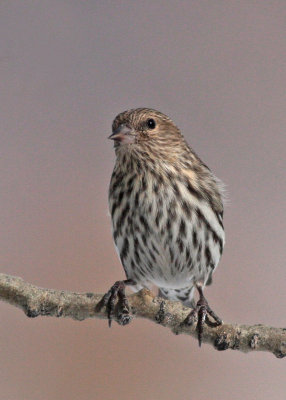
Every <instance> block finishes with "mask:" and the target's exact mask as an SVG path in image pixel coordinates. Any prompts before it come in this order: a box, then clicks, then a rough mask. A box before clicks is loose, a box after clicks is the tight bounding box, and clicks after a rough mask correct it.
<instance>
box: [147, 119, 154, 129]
mask: <svg viewBox="0 0 286 400" xmlns="http://www.w3.org/2000/svg"><path fill="white" fill-rule="evenodd" d="M147 126H148V128H149V129H155V127H156V122H155V121H154V119H153V118H149V119H147Z"/></svg>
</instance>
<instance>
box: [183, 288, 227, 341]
mask: <svg viewBox="0 0 286 400" xmlns="http://www.w3.org/2000/svg"><path fill="white" fill-rule="evenodd" d="M197 289H198V292H199V296H200V297H199V301H198V302H197V304H196V306H195V308H194V309H193V310H192V311H191V312H190V314H189V315H188V316H187V318H186V319H185V320H184V321H183V325H188V326H191V325H193V323H194V322H195V320H196V319H197V332H198V341H199V346H200V347H201V344H202V337H203V330H204V325H205V324H207V325H208V326H211V327H215V326H219V325H221V324H222V320H221V319H220V318H219V317H218V316H217V315H216V313H215V312H214V311H213V310H212V309H211V308H210V306H209V305H208V302H207V300H206V298H205V296H204V294H203V290H202V287H201V286H197ZM209 316H211V317H212V318H213V320H214V321H212V320H210V318H209Z"/></svg>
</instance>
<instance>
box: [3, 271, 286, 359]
mask: <svg viewBox="0 0 286 400" xmlns="http://www.w3.org/2000/svg"><path fill="white" fill-rule="evenodd" d="M101 298H102V295H101V294H94V293H73V292H68V291H63V290H53V289H43V288H39V287H37V286H34V285H32V284H30V283H27V282H24V281H23V279H21V278H18V277H14V276H10V275H6V274H0V299H1V300H4V301H6V302H8V303H9V304H11V305H13V306H16V307H19V308H21V309H22V310H23V311H24V312H25V314H26V315H27V316H28V317H31V318H34V317H37V316H39V315H41V316H54V317H70V318H73V319H75V320H78V321H82V320H84V319H87V318H104V319H106V318H107V315H106V313H105V310H104V309H103V310H101V311H96V306H97V304H98V303H99V301H100V300H101ZM128 301H129V305H130V310H131V314H132V316H133V317H141V318H147V319H149V320H151V321H153V322H156V323H159V324H161V325H162V326H165V327H166V328H169V329H171V330H172V331H173V332H174V333H175V334H181V333H184V334H187V335H191V336H194V337H197V332H196V326H195V324H194V325H193V326H184V325H181V324H182V322H183V321H184V319H185V318H186V317H187V315H188V313H189V311H190V310H189V308H187V307H184V306H183V305H182V304H181V303H180V302H172V301H169V300H163V299H161V298H159V297H154V295H153V294H152V293H151V292H150V291H149V290H147V289H143V290H141V291H140V292H138V293H135V294H132V295H130V296H128ZM113 318H114V319H115V320H117V321H118V322H120V318H119V317H118V309H117V308H115V315H114V316H113ZM203 342H204V343H209V344H212V345H213V346H214V347H215V348H216V349H217V350H227V349H232V350H240V351H243V352H248V351H268V352H271V353H273V354H274V355H275V356H276V357H277V358H283V357H285V356H286V328H274V327H269V326H265V325H252V326H251V325H239V324H223V325H220V326H217V327H209V326H205V327H204V333H203Z"/></svg>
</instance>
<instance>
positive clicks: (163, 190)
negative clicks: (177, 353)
mask: <svg viewBox="0 0 286 400" xmlns="http://www.w3.org/2000/svg"><path fill="white" fill-rule="evenodd" d="M112 132H113V133H112V135H111V136H110V139H113V140H114V144H115V152H116V162H115V167H114V170H113V174H112V177H111V182H110V188H109V208H110V213H111V217H112V227H113V237H114V242H115V245H116V248H117V250H118V253H119V256H120V259H121V262H122V265H123V267H124V270H125V273H126V276H127V280H126V281H124V282H117V283H116V284H115V285H114V286H113V287H112V288H111V290H110V291H109V292H108V293H107V295H105V297H104V299H103V303H104V304H107V308H108V313H109V318H111V313H112V311H113V308H114V302H115V298H116V296H117V295H118V296H119V299H121V302H122V307H123V311H124V318H123V320H122V323H126V322H128V321H129V318H128V304H127V303H126V297H125V294H124V283H125V284H131V285H132V286H134V287H135V288H136V289H137V290H138V289H140V288H142V287H151V286H152V285H156V286H157V287H158V288H159V289H160V293H161V295H162V296H163V297H167V298H169V299H173V300H180V301H182V302H183V303H184V304H186V305H192V306H193V307H194V310H193V311H192V312H191V313H190V315H189V317H188V319H187V320H186V323H189V324H190V323H193V320H194V317H195V314H196V313H197V314H198V316H199V323H198V334H199V343H201V338H202V327H203V324H204V322H205V321H206V322H209V319H208V316H207V314H209V315H211V316H212V317H213V318H214V319H215V320H216V322H217V323H220V322H221V321H220V319H219V318H218V317H217V316H216V315H215V314H214V313H213V311H212V310H211V309H210V307H209V306H208V304H207V302H206V300H205V298H204V296H203V288H204V286H205V285H206V284H208V283H210V282H211V277H212V274H213V271H214V269H215V268H216V266H217V264H218V262H219V259H220V257H221V254H222V251H223V246H224V229H223V223H222V217H223V203H222V185H221V183H220V181H219V180H218V179H217V178H216V177H215V176H214V175H213V174H212V173H211V171H210V170H209V168H208V167H207V166H206V165H205V164H204V163H203V162H202V161H201V160H200V158H199V157H198V156H197V155H196V153H195V152H194V151H193V150H192V148H191V147H190V146H189V145H188V144H187V143H186V141H185V139H184V137H183V136H182V134H181V132H180V130H179V129H178V128H177V126H176V125H175V124H174V123H173V121H172V120H171V119H170V118H169V117H167V116H166V115H164V114H162V113H161V112H159V111H155V110H152V109H148V108H138V109H134V110H128V111H125V112H123V113H121V114H119V115H118V116H117V117H116V118H115V120H114V121H113V125H112ZM195 287H197V289H198V291H199V295H200V300H199V302H198V303H197V305H195V304H194V302H193V294H194V288H195Z"/></svg>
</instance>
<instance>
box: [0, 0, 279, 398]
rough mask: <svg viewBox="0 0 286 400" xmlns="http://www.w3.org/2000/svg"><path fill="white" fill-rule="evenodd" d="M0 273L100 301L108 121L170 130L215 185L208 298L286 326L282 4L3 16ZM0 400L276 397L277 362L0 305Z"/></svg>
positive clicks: (50, 7) (244, 317)
mask: <svg viewBox="0 0 286 400" xmlns="http://www.w3.org/2000/svg"><path fill="white" fill-rule="evenodd" d="M0 19H1V21H0V41H1V44H0V46H1V50H0V77H1V79H0V101H1V104H0V114H1V116H0V127H1V156H0V174H1V178H0V185H1V188H0V196H1V202H0V204H1V206H0V219H1V240H0V246H1V248H0V257H1V270H2V271H3V272H5V273H9V274H13V275H18V276H21V277H22V278H24V279H25V280H27V281H30V282H32V283H34V284H36V285H40V286H43V287H50V288H57V289H67V290H74V291H79V292H80V291H84V292H86V291H97V292H101V293H103V292H105V291H106V290H107V289H108V288H109V286H110V285H111V284H112V283H113V282H114V281H115V280H118V279H121V278H123V277H124V275H123V270H122V268H121V266H120V263H119V261H118V259H117V256H116V252H115V250H114V247H113V242H112V238H111V230H110V219H109V216H108V211H107V188H108V184H109V178H110V174H111V171H112V168H113V163H114V152H113V148H112V143H111V142H110V141H108V140H107V139H106V138H107V136H108V135H109V134H110V129H111V122H112V120H113V118H114V116H115V115H116V114H117V113H119V112H121V111H123V110H125V109H127V108H131V107H139V106H148V107H153V108H157V109H159V110H161V111H162V112H164V113H166V114H168V115H170V116H171V117H172V118H173V120H174V121H175V122H176V123H177V124H178V126H179V127H180V128H181V129H182V131H183V133H184V134H185V136H186V138H187V140H188V142H189V143H190V144H191V145H192V146H193V148H194V149H195V150H196V151H197V152H198V154H199V155H200V156H201V157H202V159H203V160H204V161H205V162H206V163H207V164H208V165H209V166H210V167H211V168H212V170H213V171H214V172H215V173H216V174H217V176H219V177H220V178H221V179H222V180H223V181H224V182H225V183H226V185H227V190H228V193H229V195H228V197H229V202H228V206H227V208H226V212H225V227H226V234H227V244H226V248H225V253H224V256H223V258H222V261H221V263H220V265H219V267H218V269H217V271H216V273H215V276H214V284H213V285H212V286H211V287H210V288H208V290H207V297H208V299H209V301H210V302H211V304H212V306H213V307H214V309H215V310H216V312H217V313H218V314H219V315H220V316H222V317H223V318H224V320H225V321H232V322H241V323H265V324H269V325H270V324H271V325H274V326H286V312H285V309H286V292H285V281H286V270H285V267H286V265H285V238H286V236H285V228H286V200H285V187H286V172H285V171H286V160H285V151H286V135H285V126H286V117H285V104H286V96H285V93H286V90H285V89H286V87H285V86H286V83H285V82H286V79H285V78H286V76H285V75H286V74H285V72H286V71H285V69H286V30H285V26H286V24H285V21H286V3H285V1H284V0H281V1H278V0H277V1H275V0H272V1H271V2H270V1H264V0H259V1H251V0H248V1H234V0H225V1H219V0H218V1H213V0H197V1H166V0H165V1H163V0H162V1H157V0H152V1H131V0H130V1H106V0H105V1H97V0H93V1H91V0H87V1H75V0H38V1H36V0H34V1H32V0H25V1H20V0H19V1H17V0H9V1H4V0H1V2H0ZM0 316H1V321H0V322H1V325H0V346H1V347H0V348H1V352H0V354H1V368H0V392H1V399H3V400H26V399H27V400H38V399H41V400H50V399H55V400H60V399H69V400H90V399H99V400H101V399H103V400H112V399H115V398H116V399H119V400H121V399H122V400H123V399H136V400H137V399H138V400H145V399H148V400H161V399H164V400H169V399H172V400H173V399H174V400H179V399H187V398H193V399H196V400H204V399H206V400H209V399H211V400H212V399H220V400H229V399H230V398H231V399H232V400H240V399H242V398H243V399H259V400H264V399H267V400H268V399H271V400H280V399H284V398H285V392H286V379H285V378H286V364H285V363H286V361H285V360H278V359H276V358H275V357H274V356H272V355H270V354H266V353H252V354H248V355H245V354H242V353H239V352H234V351H226V352H217V351H215V350H214V349H213V348H211V347H210V346H208V345H204V346H203V347H202V348H201V349H199V348H198V345H197V342H196V341H195V340H193V339H191V338H189V337H187V336H179V337H176V336H174V335H173V334H172V333H170V332H169V331H168V330H167V329H164V328H162V327H160V326H156V325H154V324H152V323H150V322H148V321H144V320H135V321H134V322H133V323H132V324H131V325H130V326H128V327H126V328H122V327H119V326H118V325H117V324H113V327H112V329H108V327H107V322H106V321H100V320H87V321H84V322H75V321H72V320H69V319H65V320H64V319H56V318H37V319H34V320H31V319H28V318H26V317H25V315H24V314H23V313H22V312H21V311H20V310H18V309H16V308H13V307H11V306H9V305H7V304H5V303H0Z"/></svg>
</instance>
